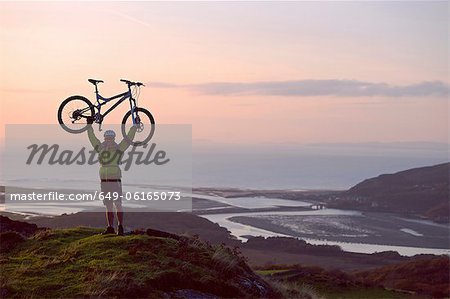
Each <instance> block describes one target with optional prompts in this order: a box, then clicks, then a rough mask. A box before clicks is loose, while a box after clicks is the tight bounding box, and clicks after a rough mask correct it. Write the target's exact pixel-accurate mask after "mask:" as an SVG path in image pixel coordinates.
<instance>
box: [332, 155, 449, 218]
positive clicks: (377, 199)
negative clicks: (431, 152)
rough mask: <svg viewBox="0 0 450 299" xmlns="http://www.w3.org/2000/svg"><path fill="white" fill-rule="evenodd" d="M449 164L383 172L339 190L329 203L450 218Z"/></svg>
mask: <svg viewBox="0 0 450 299" xmlns="http://www.w3.org/2000/svg"><path fill="white" fill-rule="evenodd" d="M449 179H450V163H444V164H439V165H434V166H428V167H420V168H414V169H409V170H405V171H400V172H397V173H393V174H382V175H380V176H377V177H375V178H370V179H367V180H364V181H363V182H361V183H359V184H357V185H355V186H354V187H352V188H350V189H349V190H348V191H346V192H343V193H340V194H338V195H336V196H334V197H332V199H331V200H330V203H329V206H331V207H340V208H350V209H364V210H373V211H385V212H396V213H403V214H415V215H420V216H422V217H425V218H429V219H432V220H435V221H440V222H448V221H449V200H450V199H449V188H450V186H449Z"/></svg>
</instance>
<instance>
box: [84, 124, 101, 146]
mask: <svg viewBox="0 0 450 299" xmlns="http://www.w3.org/2000/svg"><path fill="white" fill-rule="evenodd" d="M87 132H88V137H89V141H90V142H91V145H92V147H93V148H94V149H95V151H96V152H98V150H99V148H100V144H101V142H100V140H98V138H97V136H95V133H94V129H93V128H92V125H91V124H89V125H88V129H87Z"/></svg>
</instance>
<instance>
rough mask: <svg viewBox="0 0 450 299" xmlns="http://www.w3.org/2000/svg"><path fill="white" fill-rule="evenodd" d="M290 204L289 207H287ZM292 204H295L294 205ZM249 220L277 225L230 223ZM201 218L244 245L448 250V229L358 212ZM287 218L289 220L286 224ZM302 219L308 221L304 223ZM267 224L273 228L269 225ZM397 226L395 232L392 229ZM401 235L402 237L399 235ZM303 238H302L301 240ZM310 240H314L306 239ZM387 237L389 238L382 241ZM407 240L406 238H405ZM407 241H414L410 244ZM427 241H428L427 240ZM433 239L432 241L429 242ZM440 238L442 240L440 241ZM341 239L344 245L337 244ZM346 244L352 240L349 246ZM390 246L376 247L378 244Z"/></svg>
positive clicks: (405, 252)
mask: <svg viewBox="0 0 450 299" xmlns="http://www.w3.org/2000/svg"><path fill="white" fill-rule="evenodd" d="M258 200H260V201H267V202H266V204H265V205H264V204H257V205H255V206H258V207H260V206H271V205H273V204H274V203H275V202H276V203H277V205H281V206H282V205H283V204H282V203H284V205H285V206H294V205H295V203H292V201H290V200H282V201H278V200H273V199H269V198H267V199H262V198H259V199H258ZM217 201H218V202H224V201H225V202H227V203H228V204H231V201H230V200H229V199H225V200H224V199H223V198H219V199H217ZM242 201H246V198H241V199H240V203H239V206H246V207H247V208H249V207H250V203H251V202H254V201H255V198H248V203H247V204H245V205H244V204H242ZM289 202H291V203H289ZM294 202H295V201H294ZM238 216H239V217H252V218H253V219H259V220H260V219H266V220H267V218H269V220H270V219H272V220H273V219H275V220H277V221H278V223H275V225H272V226H269V227H271V228H272V229H267V228H266V229H262V228H260V227H256V225H251V224H248V223H247V224H243V223H238V222H236V221H233V220H231V218H233V217H238ZM202 217H204V218H206V219H208V220H210V221H212V222H215V223H218V224H219V225H220V226H222V227H225V228H227V229H228V230H229V231H230V232H231V234H232V235H234V236H236V237H237V238H238V239H240V240H242V241H244V242H245V241H246V240H247V238H248V236H263V237H275V236H284V237H298V235H297V234H296V233H298V234H300V235H301V239H303V240H305V241H307V242H308V243H311V244H327V245H338V246H340V247H341V248H342V249H343V250H345V251H349V252H359V253H374V252H381V251H397V252H399V253H400V254H401V255H406V256H412V255H416V254H448V255H450V249H449V247H448V235H449V232H450V229H449V226H448V225H442V224H434V223H433V222H428V221H425V222H424V221H419V222H416V221H411V220H410V219H403V218H400V217H396V216H391V215H389V216H388V215H384V214H382V215H377V214H374V215H369V216H366V215H364V214H363V213H361V212H358V211H348V210H338V209H323V210H311V211H283V212H281V211H280V212H274V211H267V212H245V213H224V214H209V215H202ZM286 218H290V219H291V220H290V221H289V220H287V219H286ZM305 219H307V220H308V219H309V220H312V221H309V223H308V221H307V222H306V223H305V222H304V221H305ZM405 223H406V224H408V223H412V224H414V225H410V226H412V227H413V228H414V229H412V228H407V227H402V225H405ZM271 224H274V223H273V221H272V222H271ZM396 226H398V228H397V227H396ZM283 227H285V228H286V227H287V228H288V229H289V231H293V232H294V233H289V232H284V233H283V232H280V228H281V229H282V228H283ZM417 230H422V231H424V232H427V233H420V232H418V231H417ZM402 234H404V235H402ZM305 236H306V237H305ZM308 236H314V237H308ZM386 236H390V237H386ZM408 236H409V237H408ZM365 238H367V239H368V240H377V244H371V243H367V242H358V241H357V240H364V239H365ZM410 238H416V239H413V240H411V239H410ZM418 238H419V239H418ZM427 238H428V239H427ZM433 238H434V239H433ZM435 238H439V240H438V241H439V244H441V246H442V243H444V245H443V247H441V248H430V247H426V246H404V245H401V244H398V243H396V241H398V242H400V241H402V240H404V241H405V242H409V243H411V242H412V243H413V244H415V242H417V243H419V240H421V241H422V242H421V244H424V245H427V242H428V240H436V239H435ZM442 238H444V239H442ZM340 239H343V240H345V241H341V240H340ZM348 240H355V241H353V242H351V241H348ZM383 241H384V242H386V243H389V242H390V243H391V244H386V243H385V244H382V243H381V244H380V242H383Z"/></svg>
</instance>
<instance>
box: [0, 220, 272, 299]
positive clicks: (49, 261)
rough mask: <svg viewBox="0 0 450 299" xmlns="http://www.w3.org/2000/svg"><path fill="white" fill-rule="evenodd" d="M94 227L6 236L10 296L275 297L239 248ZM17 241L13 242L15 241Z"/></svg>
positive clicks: (2, 265) (5, 286)
mask: <svg viewBox="0 0 450 299" xmlns="http://www.w3.org/2000/svg"><path fill="white" fill-rule="evenodd" d="M100 231H101V230H99V229H95V228H85V227H79V228H72V229H61V230H44V231H39V232H37V233H36V234H35V235H34V236H32V237H30V238H26V239H25V238H23V237H21V236H20V235H19V234H17V233H16V232H5V233H2V234H1V235H0V242H1V243H3V244H5V242H8V243H9V246H7V247H2V255H1V259H0V269H1V271H0V273H1V275H0V277H1V286H0V296H1V297H2V298H3V297H8V298H10V297H11V298H24V297H26V298H42V297H47V298H73V297H133V298H149V297H151V298H155V297H156V298H164V297H166V298H216V297H233V298H236V297H239V298H245V297H269V298H270V297H277V294H278V293H277V292H276V291H274V289H273V288H272V287H271V286H270V285H269V284H268V283H267V282H265V281H264V280H263V279H261V278H260V277H259V276H258V275H256V274H255V273H254V272H253V271H252V270H251V269H250V268H249V267H248V266H247V264H246V263H245V260H244V258H242V257H241V256H240V255H239V253H238V252H236V251H233V250H231V249H229V248H227V247H224V246H211V245H209V244H208V243H205V242H202V241H200V240H199V239H196V238H185V237H179V236H176V235H171V234H167V233H166V234H164V233H162V236H164V237H161V236H158V235H161V234H156V235H152V234H153V233H154V232H156V231H152V230H150V233H148V232H147V233H144V232H140V233H136V234H133V235H129V236H125V237H119V236H116V235H100V234H99V232H100ZM11 240H12V241H11Z"/></svg>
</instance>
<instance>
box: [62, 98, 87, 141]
mask: <svg viewBox="0 0 450 299" xmlns="http://www.w3.org/2000/svg"><path fill="white" fill-rule="evenodd" d="M88 117H94V106H93V105H92V103H91V102H90V101H89V100H88V99H86V98H85V97H82V96H71V97H70V98H67V99H65V100H64V101H63V102H62V103H61V105H60V106H59V109H58V122H59V124H60V125H61V127H62V128H63V129H64V130H66V131H67V132H69V133H74V134H78V133H81V132H83V131H85V130H86V129H87V127H88V123H87V118H88Z"/></svg>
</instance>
